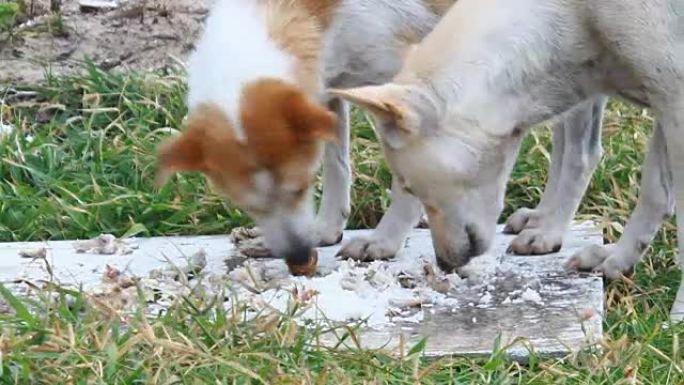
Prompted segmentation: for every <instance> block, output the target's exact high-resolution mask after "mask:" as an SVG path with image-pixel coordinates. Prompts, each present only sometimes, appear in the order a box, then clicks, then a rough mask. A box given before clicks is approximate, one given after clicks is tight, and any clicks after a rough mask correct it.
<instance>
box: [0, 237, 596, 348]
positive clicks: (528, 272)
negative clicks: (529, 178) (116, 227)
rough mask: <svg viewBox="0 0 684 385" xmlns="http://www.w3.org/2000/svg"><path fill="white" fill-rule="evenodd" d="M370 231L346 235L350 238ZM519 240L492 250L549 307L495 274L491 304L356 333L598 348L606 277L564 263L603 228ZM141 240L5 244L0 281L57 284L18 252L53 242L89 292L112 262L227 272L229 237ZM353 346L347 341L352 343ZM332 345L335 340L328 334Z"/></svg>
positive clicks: (471, 343) (446, 343) (327, 260)
mask: <svg viewBox="0 0 684 385" xmlns="http://www.w3.org/2000/svg"><path fill="white" fill-rule="evenodd" d="M365 233H367V231H348V232H346V233H345V239H351V238H352V237H355V236H359V235H363V234H365ZM511 239H512V237H511V236H506V235H503V234H501V233H499V234H497V238H496V242H495V247H494V249H493V253H494V254H495V255H497V256H498V257H499V258H500V259H501V261H502V262H504V265H505V266H507V267H508V268H511V269H512V270H515V273H516V274H518V273H521V272H524V273H525V274H524V275H525V276H527V277H534V279H536V280H538V281H539V283H540V284H539V289H538V293H539V294H540V296H541V298H542V300H543V305H541V304H537V303H531V302H523V303H503V304H502V302H504V301H505V299H506V297H509V296H510V293H511V292H514V291H515V290H521V289H524V287H526V285H527V283H528V282H521V281H520V279H514V278H507V277H497V278H496V279H495V280H494V281H493V282H492V285H493V286H494V287H495V290H494V291H493V292H492V295H493V299H492V301H491V302H490V304H489V305H479V304H478V301H479V299H480V298H481V296H482V291H481V288H479V289H471V288H470V287H467V286H466V287H463V288H461V289H459V290H458V291H457V292H455V293H451V294H450V295H453V296H455V297H457V298H458V299H459V302H460V303H472V304H473V306H466V307H464V308H460V309H458V310H457V311H455V309H446V308H439V307H435V308H432V309H427V310H426V311H425V312H424V314H425V316H424V319H423V322H421V323H419V324H415V323H405V324H402V323H401V322H399V323H395V324H394V325H391V326H389V325H388V326H387V327H383V328H380V329H375V330H363V331H362V332H361V334H360V335H359V336H358V338H359V341H360V343H361V346H362V347H365V348H384V349H389V350H392V351H399V350H400V349H405V348H406V347H410V346H412V345H414V344H416V343H418V342H419V341H420V340H421V339H423V337H427V345H426V355H428V356H444V355H466V356H479V355H487V354H490V353H491V352H492V349H493V348H494V342H495V340H496V339H497V337H501V342H502V344H504V345H506V344H508V343H510V342H511V341H513V340H515V339H516V338H518V337H522V338H524V339H526V340H527V341H528V343H529V344H528V346H530V347H531V348H533V349H534V350H535V351H536V352H538V353H539V354H541V355H544V356H563V355H566V354H568V353H570V352H574V351H578V350H580V349H582V348H584V347H587V346H589V345H592V344H593V343H595V342H596V341H598V340H600V338H601V337H602V321H603V314H604V309H603V281H602V279H601V277H599V276H596V275H593V274H577V273H567V272H565V271H564V269H563V263H564V262H565V261H566V260H567V258H568V257H569V256H571V255H572V254H573V253H575V252H576V251H577V250H579V249H580V248H582V247H585V246H588V245H590V244H601V243H602V237H601V234H600V233H599V232H598V231H597V230H595V229H594V227H593V226H592V225H590V224H578V225H576V226H574V227H573V228H572V230H571V231H570V232H569V233H568V234H567V236H566V238H565V242H564V247H563V249H562V250H561V251H560V252H559V253H556V254H552V255H547V256H513V255H506V253H505V250H506V248H507V247H508V245H509V243H510V240H511ZM128 243H129V244H131V245H135V246H137V249H136V250H134V252H133V253H132V254H129V255H93V254H77V253H76V252H75V251H74V246H73V245H74V242H73V241H56V242H46V243H43V242H31V243H0V282H2V283H4V284H9V283H12V282H16V281H17V280H18V279H26V280H28V281H32V282H39V281H41V280H49V279H50V276H49V275H48V273H47V271H46V269H45V262H44V261H40V260H30V259H26V258H22V257H20V255H19V252H20V251H21V250H27V249H35V248H40V247H46V248H47V249H48V257H47V260H48V262H49V263H50V265H51V267H52V274H53V276H52V277H53V279H55V280H56V281H58V282H60V283H61V284H63V285H75V286H82V287H83V288H85V289H89V288H94V287H97V286H98V285H100V284H101V280H102V273H103V272H104V271H105V269H106V266H107V265H110V266H113V267H116V268H118V269H119V270H121V271H127V273H128V274H130V275H133V276H141V277H142V276H147V275H148V273H149V272H150V271H151V270H153V269H158V268H160V267H164V266H165V265H167V264H168V262H167V261H170V262H171V263H174V264H176V265H179V266H183V265H185V264H186V262H187V258H188V257H189V256H191V255H192V254H194V253H196V252H197V251H199V250H200V249H204V251H205V252H206V255H207V262H208V264H207V268H206V270H209V271H214V272H220V271H225V270H226V263H225V259H226V258H228V256H229V255H230V254H231V249H232V243H231V242H230V240H229V239H228V236H194V237H161V238H149V239H131V240H128ZM338 250H339V246H333V247H327V248H323V249H321V250H320V252H319V260H320V270H321V271H326V270H329V269H332V268H333V266H334V263H335V262H334V260H335V258H334V256H335V254H336V253H337V251H338ZM402 253H409V254H410V255H411V256H415V257H416V258H418V257H420V256H424V255H433V254H434V252H433V249H432V243H431V239H430V234H429V230H419V229H416V230H414V232H413V233H412V234H411V236H410V237H409V238H408V239H407V241H406V245H405V248H404V250H402ZM348 342H349V346H351V347H353V346H354V345H353V344H351V341H348ZM322 343H324V344H328V345H331V344H336V343H337V338H336V337H334V336H332V335H328V336H324V337H323V338H322ZM509 354H510V355H511V356H512V357H513V358H518V359H524V357H525V356H527V354H528V352H527V350H526V349H525V348H524V347H523V345H521V344H519V345H516V346H515V347H512V348H511V349H509Z"/></svg>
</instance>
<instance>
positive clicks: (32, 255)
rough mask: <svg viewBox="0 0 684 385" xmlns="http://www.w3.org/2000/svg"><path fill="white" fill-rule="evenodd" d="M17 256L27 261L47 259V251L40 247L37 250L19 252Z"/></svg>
mask: <svg viewBox="0 0 684 385" xmlns="http://www.w3.org/2000/svg"><path fill="white" fill-rule="evenodd" d="M19 256H20V257H22V258H27V259H45V258H46V257H47V249H46V248H45V247H41V248H38V249H30V250H21V251H19Z"/></svg>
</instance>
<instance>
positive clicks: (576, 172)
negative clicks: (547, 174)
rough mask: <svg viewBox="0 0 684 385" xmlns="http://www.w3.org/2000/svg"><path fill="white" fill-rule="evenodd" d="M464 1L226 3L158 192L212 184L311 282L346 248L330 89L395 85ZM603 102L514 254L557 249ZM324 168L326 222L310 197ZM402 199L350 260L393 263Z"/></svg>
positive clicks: (167, 153)
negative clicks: (332, 253)
mask: <svg viewBox="0 0 684 385" xmlns="http://www.w3.org/2000/svg"><path fill="white" fill-rule="evenodd" d="M453 3H454V0H392V1H388V0H219V1H218V2H216V4H215V5H214V7H213V9H212V12H211V15H210V17H209V19H208V20H207V25H206V30H205V32H204V34H203V36H202V38H201V40H200V41H199V42H198V44H197V49H196V51H195V52H194V53H193V55H192V58H191V60H190V65H189V82H188V83H189V95H188V104H189V109H190V111H189V118H188V123H187V125H186V127H185V130H184V132H183V134H182V135H180V136H178V137H176V138H173V139H171V140H170V141H169V142H167V143H166V144H165V145H164V146H162V148H161V151H160V160H159V163H160V164H159V172H160V181H164V180H165V178H166V177H168V176H170V175H171V174H172V173H174V172H177V171H199V172H202V173H204V174H205V175H206V176H207V177H208V178H209V179H210V180H211V181H212V182H213V184H214V185H215V187H216V189H217V190H218V191H219V192H221V193H222V194H223V195H225V196H226V197H227V198H229V199H230V200H231V201H232V203H233V204H235V205H237V206H239V207H241V208H242V209H245V210H246V211H247V212H248V213H249V214H250V215H251V216H252V217H253V218H254V219H255V221H256V222H257V224H258V225H259V226H260V227H261V228H262V230H263V232H264V235H265V238H266V241H267V244H268V246H269V247H270V248H271V249H272V250H273V252H274V253H276V254H279V255H282V256H285V257H286V258H287V259H288V261H289V262H290V265H291V267H292V266H294V265H306V272H309V273H310V272H311V268H312V267H314V266H313V264H312V263H311V262H312V261H311V259H310V255H311V252H312V250H311V248H312V247H313V246H316V245H329V244H333V243H337V242H339V240H340V239H341V236H342V230H343V229H344V227H345V225H346V220H347V217H348V215H349V210H350V208H349V206H350V203H349V195H350V194H349V192H350V185H351V175H350V161H349V120H348V108H347V105H346V103H344V102H342V101H340V100H339V99H336V98H332V99H330V98H328V97H327V96H326V95H325V93H324V88H325V87H356V86H361V85H368V84H378V83H382V82H385V81H389V80H390V79H391V78H392V77H393V76H394V75H395V74H396V73H397V72H398V71H399V69H400V68H401V64H402V60H403V56H404V55H405V54H406V52H407V51H408V48H409V47H411V45H412V44H415V43H418V42H419V41H420V40H421V39H422V38H423V37H424V36H425V35H427V33H428V32H430V31H431V30H432V28H433V27H434V25H435V24H436V23H437V22H438V21H439V20H440V18H441V17H442V15H443V14H444V13H445V12H446V11H447V9H448V8H449V7H450V6H451V5H452V4H453ZM321 104H326V105H327V107H328V108H329V109H331V110H332V111H333V112H334V113H335V116H336V117H337V119H336V123H335V119H334V116H329V115H328V114H326V111H325V109H324V108H322V107H321V106H320V105H321ZM603 104H604V101H603V100H601V99H600V98H598V99H596V101H595V102H593V103H586V105H584V106H583V107H582V108H577V109H576V111H575V112H574V114H572V115H571V116H569V117H568V119H566V120H565V122H564V123H563V124H559V125H557V126H556V129H555V130H554V149H553V154H554V161H553V166H552V169H553V172H552V177H551V183H549V187H548V188H547V193H546V194H545V196H544V199H543V200H542V203H541V204H540V206H539V207H538V208H537V209H536V210H522V211H520V212H518V213H516V215H514V216H513V217H512V218H511V221H510V223H509V227H508V230H509V231H510V232H521V234H520V235H519V237H518V238H516V240H515V241H514V242H513V245H512V246H513V250H514V251H516V252H518V253H546V252H550V251H553V250H555V249H557V248H558V247H560V244H561V237H562V234H563V232H564V230H565V229H566V228H567V226H568V224H569V222H570V220H571V219H572V217H573V216H574V212H575V210H576V208H577V205H578V204H579V201H580V199H581V197H582V194H583V192H584V189H585V188H586V186H587V184H588V181H589V177H590V176H591V172H592V171H593V168H594V166H595V165H596V162H597V160H598V158H599V153H600V141H599V138H600V135H599V133H600V121H601V115H602V109H603ZM319 107H321V108H319ZM321 158H322V159H323V176H324V180H323V196H322V201H321V205H320V209H319V212H318V216H317V217H315V216H314V210H313V202H312V199H311V197H312V194H311V190H312V185H313V177H314V175H315V173H316V171H317V170H318V165H319V163H320V161H321ZM392 194H393V196H392V197H393V202H392V205H391V206H390V208H389V210H388V212H387V214H386V215H385V216H384V217H383V219H382V221H381V222H380V224H379V225H378V228H377V229H376V231H375V232H374V233H373V234H372V235H371V236H370V237H366V238H359V239H354V240H351V242H349V243H347V244H346V245H345V247H344V248H343V249H342V251H341V254H342V255H343V256H345V257H348V258H355V259H378V258H389V257H391V256H393V255H394V254H395V253H396V252H397V251H398V250H399V249H400V248H401V246H402V244H403V241H404V239H405V237H406V234H407V233H408V231H410V229H411V228H412V227H413V226H414V225H415V224H416V223H417V222H418V219H419V218H420V216H421V213H422V206H421V204H420V202H419V201H418V200H417V199H416V198H414V197H412V196H411V195H409V194H406V193H405V192H404V191H403V190H402V189H401V188H397V184H396V183H395V186H394V188H393V193H392ZM298 271H300V272H304V271H301V269H298Z"/></svg>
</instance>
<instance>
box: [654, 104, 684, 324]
mask: <svg viewBox="0 0 684 385" xmlns="http://www.w3.org/2000/svg"><path fill="white" fill-rule="evenodd" d="M670 107H671V108H670V109H668V110H666V111H665V114H664V116H663V117H662V118H661V121H660V126H661V127H662V130H663V133H664V135H663V136H664V138H665V142H664V143H663V146H662V149H664V151H663V152H665V153H666V154H667V155H666V156H667V157H668V160H669V164H667V163H666V164H665V168H664V169H661V171H664V172H665V174H666V175H667V177H668V178H672V181H673V182H674V183H673V184H672V186H674V201H675V204H674V205H675V208H676V209H677V242H678V243H679V250H678V257H679V258H678V263H679V269H680V271H681V274H682V280H681V281H680V283H679V290H678V291H677V295H676V297H675V300H674V303H673V304H672V310H671V312H670V320H671V321H672V322H684V247H682V242H684V151H683V149H684V135H683V134H684V101H680V102H679V103H677V104H675V105H673V106H670ZM665 143H667V146H665ZM668 150H669V151H668ZM664 187H665V186H664ZM668 187H669V186H668Z"/></svg>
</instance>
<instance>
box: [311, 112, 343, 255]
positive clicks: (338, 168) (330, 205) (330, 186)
mask: <svg viewBox="0 0 684 385" xmlns="http://www.w3.org/2000/svg"><path fill="white" fill-rule="evenodd" d="M328 107H329V108H330V110H331V111H333V112H334V113H335V114H336V115H337V119H338V120H337V133H338V142H337V143H328V144H326V146H325V155H324V158H323V196H322V198H321V205H320V209H319V210H318V217H317V221H316V231H317V234H318V240H319V242H318V243H319V245H320V246H330V245H334V244H336V243H339V242H340V241H341V240H342V231H343V230H344V228H345V226H346V224H347V218H348V217H349V213H350V202H349V199H350V190H351V168H350V162H349V156H350V154H349V141H350V129H349V106H348V104H347V103H346V102H344V101H342V100H340V99H333V100H331V101H330V102H329V103H328Z"/></svg>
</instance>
